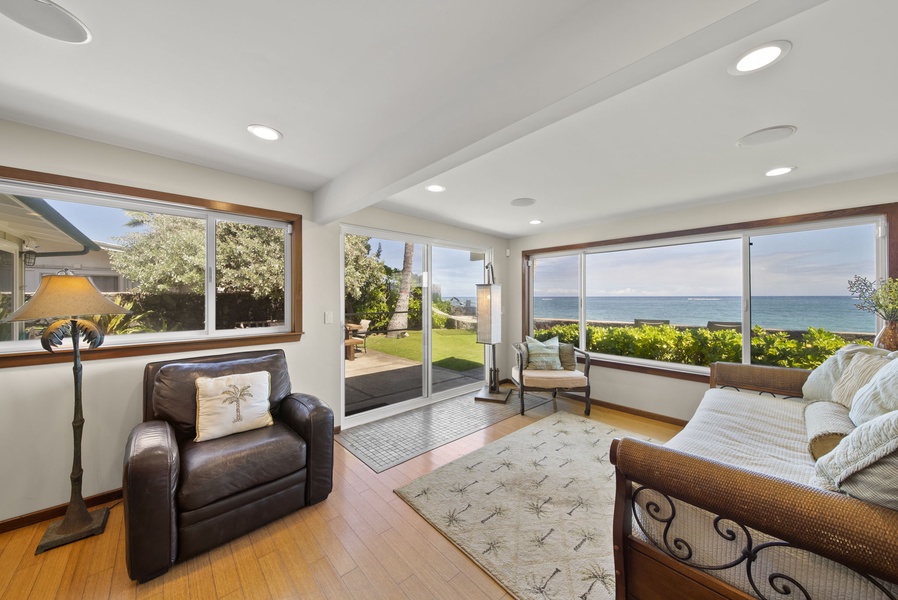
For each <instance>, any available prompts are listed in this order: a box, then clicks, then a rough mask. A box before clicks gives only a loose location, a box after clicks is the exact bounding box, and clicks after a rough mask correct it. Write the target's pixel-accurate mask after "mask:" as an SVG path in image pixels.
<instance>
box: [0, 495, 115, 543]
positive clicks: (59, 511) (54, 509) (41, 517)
mask: <svg viewBox="0 0 898 600" xmlns="http://www.w3.org/2000/svg"><path fill="white" fill-rule="evenodd" d="M121 499H122V488H118V489H114V490H109V491H108V492H103V493H102V494H97V495H96V496H90V497H89V498H85V499H84V503H85V504H86V505H87V508H93V507H94V506H100V505H101V504H106V503H107V502H114V501H116V500H121ZM68 505H69V504H68V502H67V503H65V504H60V505H59V506H51V507H50V508H45V509H43V510H39V511H36V512H33V513H28V514H27V515H22V516H21V517H13V518H12V519H7V520H5V521H0V533H6V532H8V531H13V530H14V529H21V528H22V527H27V526H29V525H34V524H35V523H40V522H42V521H49V520H50V519H58V518H60V517H62V516H63V515H65V509H66V507H67V506H68Z"/></svg>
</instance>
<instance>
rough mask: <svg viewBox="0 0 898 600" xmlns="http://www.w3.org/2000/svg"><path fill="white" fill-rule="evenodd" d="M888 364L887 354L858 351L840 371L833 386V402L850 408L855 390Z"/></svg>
mask: <svg viewBox="0 0 898 600" xmlns="http://www.w3.org/2000/svg"><path fill="white" fill-rule="evenodd" d="M887 364H889V358H888V357H887V356H879V355H876V354H863V353H860V352H858V353H857V354H855V355H854V358H852V359H851V362H849V363H848V367H847V368H846V369H845V370H844V371H842V376H841V377H839V380H838V381H837V382H836V385H834V386H833V391H832V398H833V402H838V403H839V404H841V405H843V406H845V407H847V408H851V400H852V399H853V398H854V395H855V394H857V391H858V390H859V389H861V388H862V387H864V386H865V385H867V384H868V383H869V382H870V380H871V379H873V376H874V375H876V372H877V371H879V370H880V369H881V368H883V367H884V366H886V365H887Z"/></svg>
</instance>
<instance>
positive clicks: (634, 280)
mask: <svg viewBox="0 0 898 600" xmlns="http://www.w3.org/2000/svg"><path fill="white" fill-rule="evenodd" d="M874 243H875V239H874V227H873V225H858V226H851V227H840V228H838V229H825V230H816V231H806V232H794V233H780V234H772V235H763V236H753V237H752V250H751V279H752V294H753V295H756V296H847V295H848V289H847V285H848V280H849V279H851V278H852V277H854V275H855V274H857V275H863V276H866V277H869V278H873V277H874V275H875V273H874ZM741 247H742V246H741V241H740V240H738V239H737V240H723V241H717V242H706V243H698V244H682V245H679V246H668V247H664V248H645V249H638V250H628V251H621V252H605V253H602V254H593V255H588V256H587V259H586V273H587V277H586V279H587V283H586V286H587V288H586V295H587V296H739V295H741V293H742V277H741V266H740V265H741V252H742V251H741ZM592 273H600V274H601V276H591V274H592ZM577 282H578V272H577V259H576V257H572V256H566V257H553V258H546V259H542V260H539V261H538V262H537V270H536V276H535V284H534V295H536V296H559V295H561V296H565V295H566V296H576V295H577V289H578V283H577Z"/></svg>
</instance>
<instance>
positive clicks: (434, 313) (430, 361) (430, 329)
mask: <svg viewBox="0 0 898 600" xmlns="http://www.w3.org/2000/svg"><path fill="white" fill-rule="evenodd" d="M343 252H344V315H343V319H344V326H343V333H342V335H343V336H344V343H343V357H342V358H343V363H344V374H345V379H344V385H345V405H344V416H346V417H354V416H360V417H361V416H362V415H365V416H366V419H367V418H368V417H370V416H371V415H383V414H385V413H392V412H397V409H394V407H395V406H397V405H400V404H405V405H406V406H409V405H410V404H412V403H413V402H414V403H416V404H423V403H427V402H430V401H433V400H438V399H441V398H443V397H450V396H453V395H456V394H457V393H464V392H465V391H466V390H467V389H468V388H471V389H476V388H478V387H479V386H482V385H483V382H484V379H485V376H484V366H483V357H484V351H483V346H482V345H479V344H477V343H476V341H475V340H476V332H475V328H474V327H475V323H476V321H475V317H474V311H475V308H476V307H475V303H474V297H475V285H476V284H478V283H483V279H484V252H483V251H482V250H473V249H469V248H459V247H451V246H448V245H437V244H434V243H430V242H428V241H426V240H421V239H410V238H405V237H404V236H400V235H397V234H390V233H386V232H383V231H376V230H367V229H363V228H346V229H345V231H344V236H343ZM399 410H401V409H399Z"/></svg>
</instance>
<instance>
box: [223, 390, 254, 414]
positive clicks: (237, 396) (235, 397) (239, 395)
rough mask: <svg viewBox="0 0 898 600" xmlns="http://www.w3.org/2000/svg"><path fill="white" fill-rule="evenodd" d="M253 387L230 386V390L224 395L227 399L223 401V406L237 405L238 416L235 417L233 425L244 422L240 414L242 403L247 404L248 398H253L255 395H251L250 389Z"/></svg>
mask: <svg viewBox="0 0 898 600" xmlns="http://www.w3.org/2000/svg"><path fill="white" fill-rule="evenodd" d="M250 387H251V386H249V385H245V386H243V387H237V386H236V385H234V384H233V383H232V384H231V385H229V386H228V389H227V390H225V392H224V395H225V399H224V400H222V401H221V402H222V404H236V405H237V416H236V417H234V420H233V421H231V422H232V423H236V422H237V421H242V420H243V415H241V414H240V403H241V402H246V400H247V398H252V397H253V395H252V394H250V393H249V391H248V390H249V388H250Z"/></svg>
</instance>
